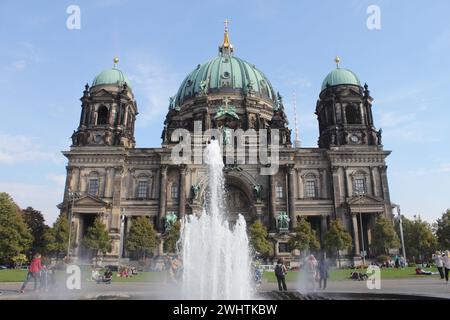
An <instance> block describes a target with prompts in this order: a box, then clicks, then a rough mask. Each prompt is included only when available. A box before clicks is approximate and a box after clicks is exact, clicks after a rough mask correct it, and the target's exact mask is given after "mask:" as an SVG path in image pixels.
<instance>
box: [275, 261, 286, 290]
mask: <svg viewBox="0 0 450 320" xmlns="http://www.w3.org/2000/svg"><path fill="white" fill-rule="evenodd" d="M286 273H287V269H286V266H285V265H284V263H283V260H282V259H278V261H277V265H276V266H275V276H276V277H277V282H278V290H279V291H283V290H284V291H287V286H286Z"/></svg>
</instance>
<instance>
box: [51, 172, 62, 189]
mask: <svg viewBox="0 0 450 320" xmlns="http://www.w3.org/2000/svg"><path fill="white" fill-rule="evenodd" d="M47 179H48V180H50V181H52V182H53V183H55V184H56V185H57V186H59V187H61V188H64V187H65V185H66V176H65V175H63V174H54V173H49V174H47Z"/></svg>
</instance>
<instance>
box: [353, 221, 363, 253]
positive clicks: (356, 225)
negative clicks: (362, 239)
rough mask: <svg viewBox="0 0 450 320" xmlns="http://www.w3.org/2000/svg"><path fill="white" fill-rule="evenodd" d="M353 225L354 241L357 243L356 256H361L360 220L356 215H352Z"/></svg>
mask: <svg viewBox="0 0 450 320" xmlns="http://www.w3.org/2000/svg"><path fill="white" fill-rule="evenodd" d="M352 224H353V238H354V239H353V241H354V243H355V256H359V255H360V251H361V250H360V249H359V230H358V218H357V216H356V214H355V213H352Z"/></svg>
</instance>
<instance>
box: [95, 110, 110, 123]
mask: <svg viewBox="0 0 450 320" xmlns="http://www.w3.org/2000/svg"><path fill="white" fill-rule="evenodd" d="M108 113H109V112H108V108H107V107H105V106H101V107H100V108H99V109H98V116H97V125H104V124H108Z"/></svg>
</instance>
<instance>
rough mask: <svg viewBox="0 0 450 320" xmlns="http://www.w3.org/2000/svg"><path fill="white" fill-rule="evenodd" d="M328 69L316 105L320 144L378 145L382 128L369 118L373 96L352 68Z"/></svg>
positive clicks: (328, 146) (338, 60)
mask: <svg viewBox="0 0 450 320" xmlns="http://www.w3.org/2000/svg"><path fill="white" fill-rule="evenodd" d="M335 62H336V69H335V70H333V71H332V72H330V73H329V74H328V75H327V76H326V78H325V80H324V81H323V84H322V89H321V93H320V96H319V100H318V101H317V106H316V115H317V118H318V121H319V131H320V136H319V147H320V148H330V147H339V146H344V145H350V146H381V130H380V131H377V130H376V129H375V126H374V123H373V117H372V101H373V99H372V97H371V96H370V92H369V89H368V86H367V84H365V85H364V87H362V86H361V82H360V81H359V79H358V77H357V76H356V74H355V73H353V72H352V71H351V70H348V69H343V68H340V67H339V62H340V58H339V57H336V59H335Z"/></svg>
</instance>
